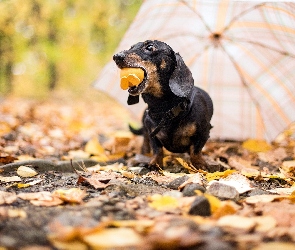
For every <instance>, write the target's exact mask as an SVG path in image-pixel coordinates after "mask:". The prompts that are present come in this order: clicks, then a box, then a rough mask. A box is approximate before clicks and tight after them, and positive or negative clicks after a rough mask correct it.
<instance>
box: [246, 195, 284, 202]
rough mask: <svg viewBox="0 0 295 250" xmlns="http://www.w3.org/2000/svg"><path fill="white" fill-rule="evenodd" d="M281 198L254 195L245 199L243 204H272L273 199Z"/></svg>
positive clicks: (277, 196)
mask: <svg viewBox="0 0 295 250" xmlns="http://www.w3.org/2000/svg"><path fill="white" fill-rule="evenodd" d="M281 197H283V196H280V195H268V194H262V195H254V196H250V197H247V198H246V199H245V202H246V203H247V204H255V203H258V202H264V203H266V202H272V201H274V200H275V199H277V198H281Z"/></svg>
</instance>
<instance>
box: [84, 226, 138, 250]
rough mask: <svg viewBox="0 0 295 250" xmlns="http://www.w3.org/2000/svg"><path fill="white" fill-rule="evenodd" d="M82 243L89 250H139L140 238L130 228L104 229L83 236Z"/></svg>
mask: <svg viewBox="0 0 295 250" xmlns="http://www.w3.org/2000/svg"><path fill="white" fill-rule="evenodd" d="M83 241H84V242H86V243H87V244H88V245H89V246H90V248H91V249H94V250H96V249H97V250H98V249H119V248H120V249H139V248H138V246H139V245H140V243H141V242H142V237H141V236H140V235H139V234H138V233H136V232H135V231H134V230H133V229H131V228H106V229H104V230H101V231H98V232H95V233H92V234H88V235H85V236H84V237H83Z"/></svg>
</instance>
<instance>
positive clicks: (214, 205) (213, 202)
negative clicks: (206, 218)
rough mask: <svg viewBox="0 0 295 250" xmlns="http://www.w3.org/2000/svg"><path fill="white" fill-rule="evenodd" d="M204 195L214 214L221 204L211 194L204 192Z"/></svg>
mask: <svg viewBox="0 0 295 250" xmlns="http://www.w3.org/2000/svg"><path fill="white" fill-rule="evenodd" d="M204 196H205V197H206V198H207V199H208V201H209V203H210V207H211V213H212V214H214V213H215V212H216V211H217V210H218V209H219V208H220V206H221V201H220V200H219V199H218V198H216V197H215V196H213V195H211V194H206V193H205V194H204Z"/></svg>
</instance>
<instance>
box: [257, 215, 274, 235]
mask: <svg viewBox="0 0 295 250" xmlns="http://www.w3.org/2000/svg"><path fill="white" fill-rule="evenodd" d="M252 219H253V220H254V221H255V222H256V223H257V225H256V227H255V231H256V232H261V233H264V232H268V231H269V230H271V229H273V228H275V226H276V225H277V221H276V220H275V218H273V217H272V216H255V217H252Z"/></svg>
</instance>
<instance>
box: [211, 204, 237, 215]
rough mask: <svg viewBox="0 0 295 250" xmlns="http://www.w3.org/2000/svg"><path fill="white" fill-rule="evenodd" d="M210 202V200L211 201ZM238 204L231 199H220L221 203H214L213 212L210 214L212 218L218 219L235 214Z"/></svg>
mask: <svg viewBox="0 0 295 250" xmlns="http://www.w3.org/2000/svg"><path fill="white" fill-rule="evenodd" d="M211 202H212V201H211ZM238 209H239V206H238V205H237V204H236V203H234V202H233V201H222V202H221V203H217V204H215V208H214V209H212V210H214V213H213V214H212V216H213V218H214V219H219V218H221V217H223V216H226V215H231V214H235V213H236V212H237V210H238Z"/></svg>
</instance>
